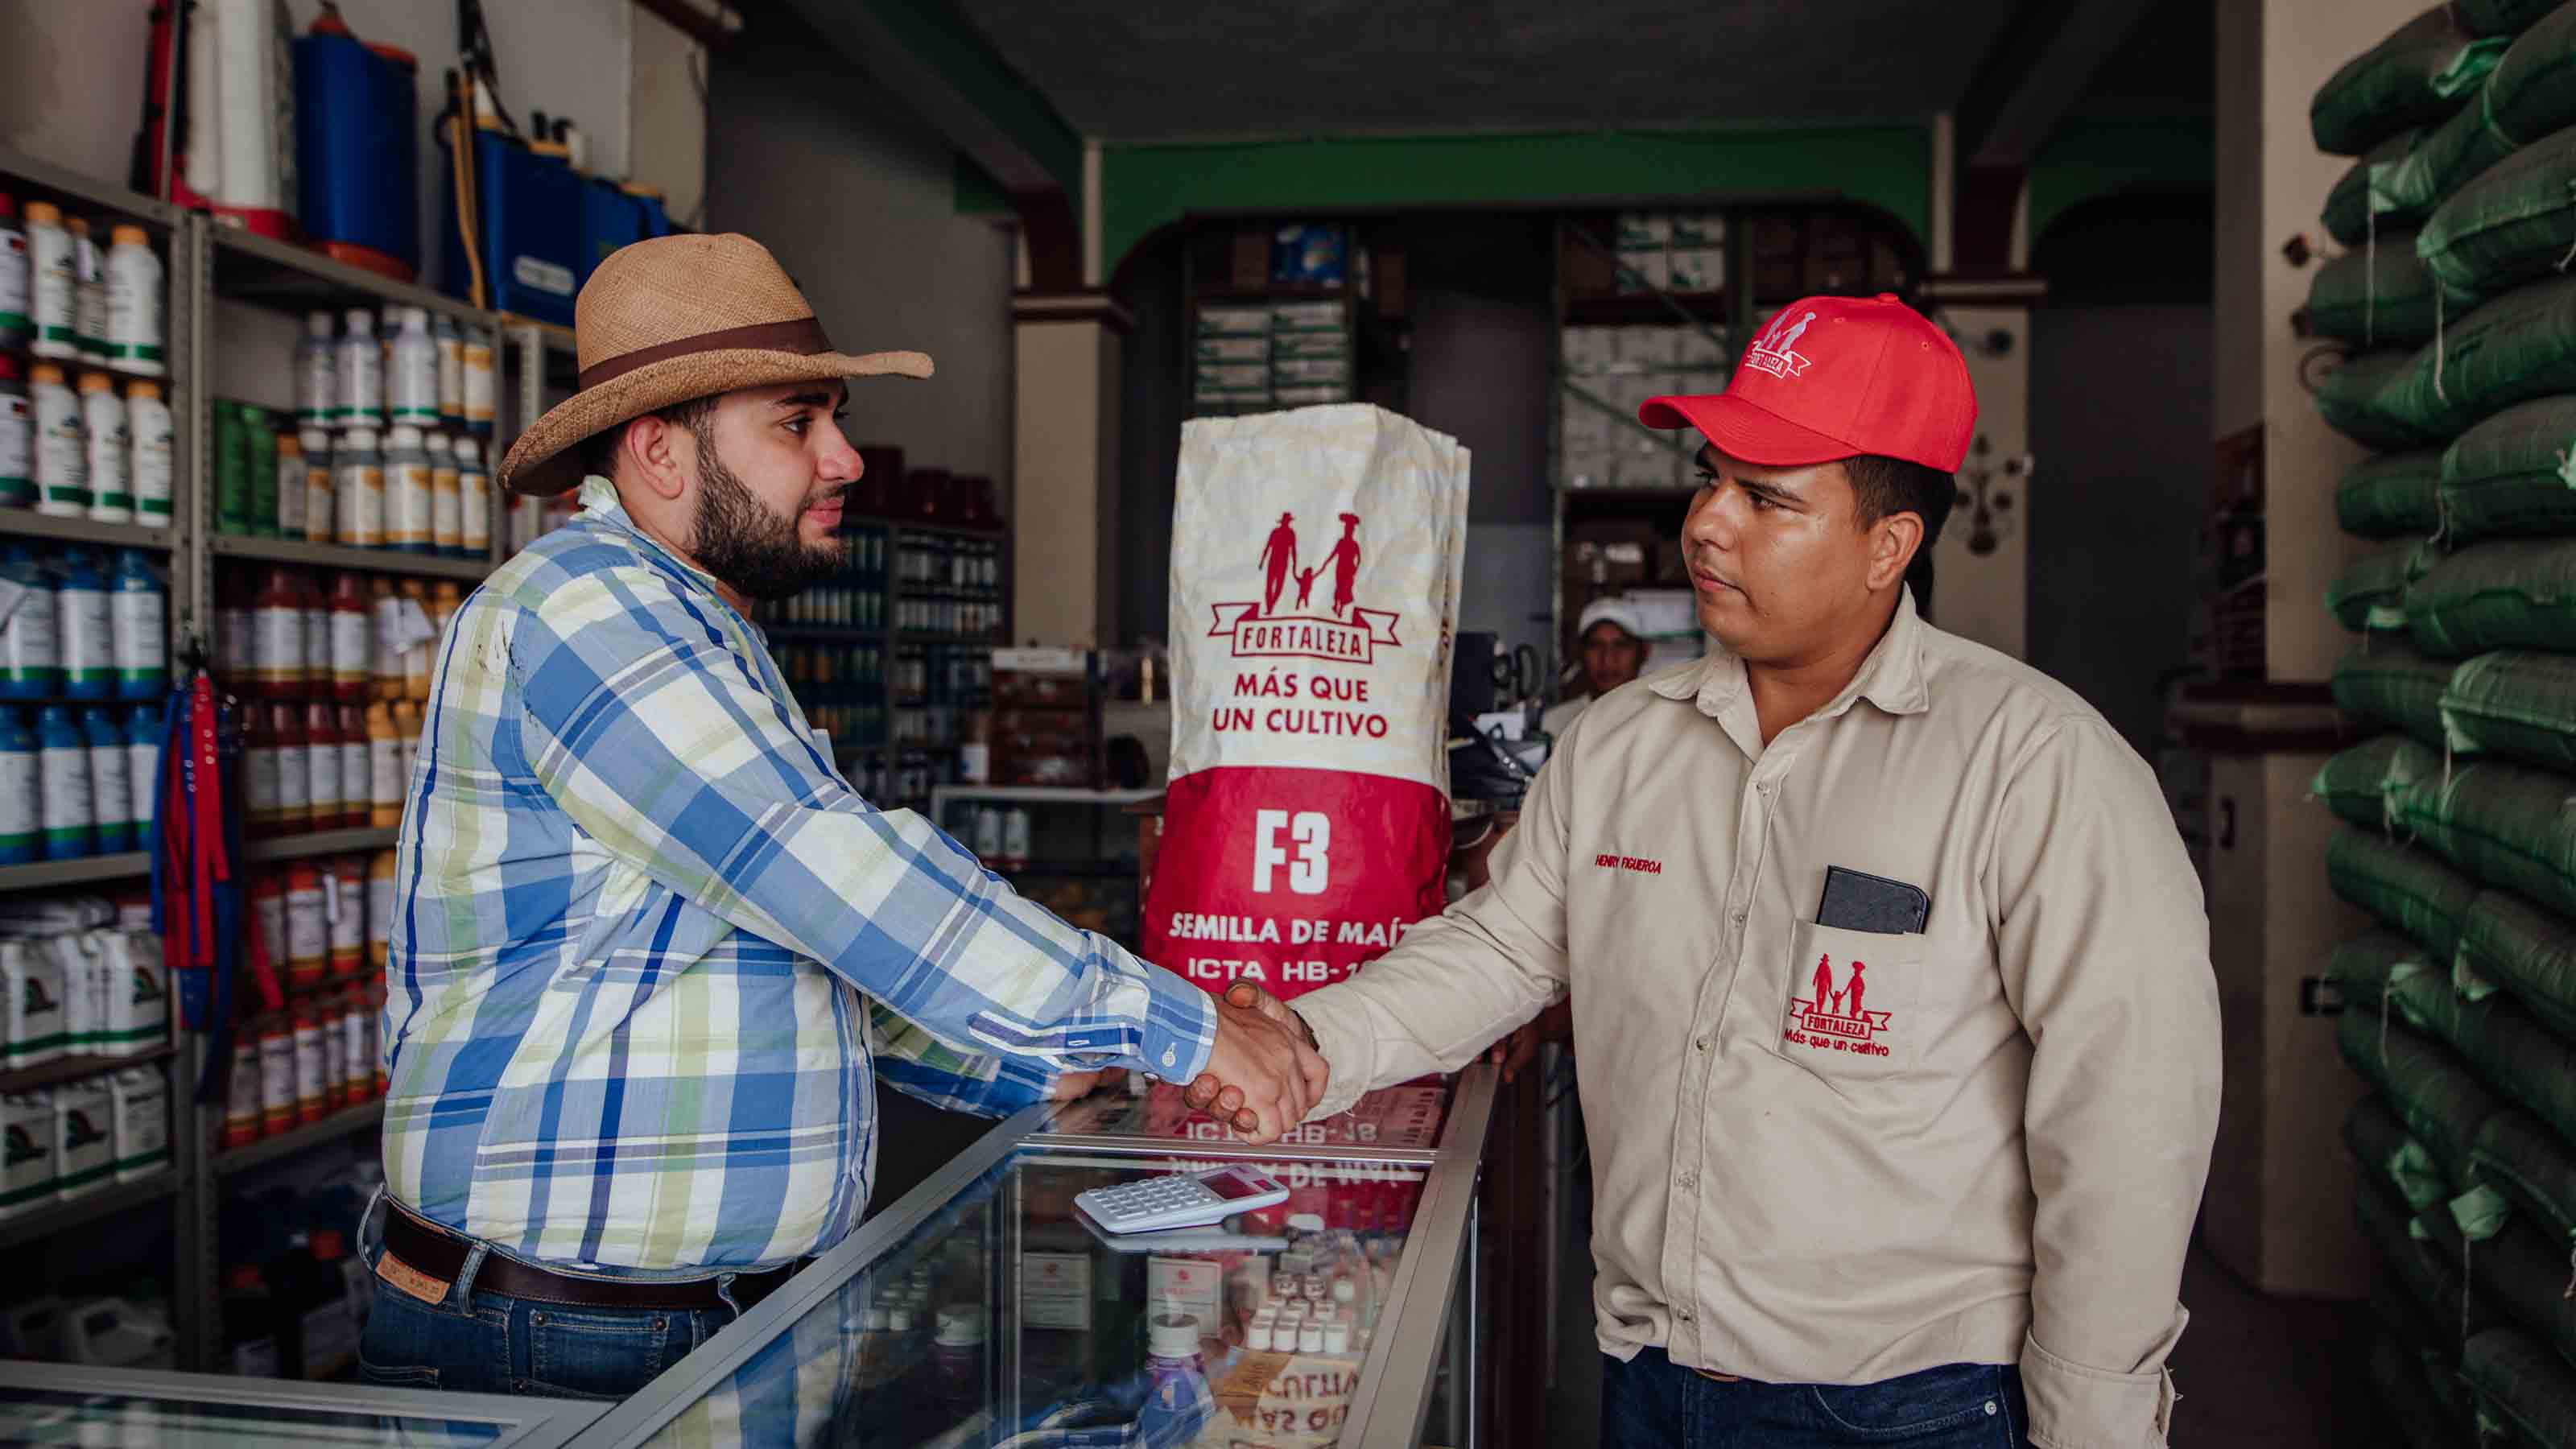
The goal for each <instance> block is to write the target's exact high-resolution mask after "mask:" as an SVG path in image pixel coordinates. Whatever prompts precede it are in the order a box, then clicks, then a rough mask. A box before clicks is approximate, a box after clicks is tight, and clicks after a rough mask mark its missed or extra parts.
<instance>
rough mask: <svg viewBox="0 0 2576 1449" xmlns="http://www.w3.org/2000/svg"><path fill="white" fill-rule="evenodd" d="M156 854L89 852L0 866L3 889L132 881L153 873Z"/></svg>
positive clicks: (50, 888)
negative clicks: (62, 858)
mask: <svg viewBox="0 0 2576 1449" xmlns="http://www.w3.org/2000/svg"><path fill="white" fill-rule="evenodd" d="M151 870H152V857H151V855H150V854H149V853H147V852H144V851H140V850H128V851H124V852H122V853H120V854H116V855H85V856H82V857H81V858H80V859H78V860H40V861H37V862H36V863H35V864H33V865H0V892H8V891H41V890H56V889H59V888H61V887H64V886H76V885H90V884H93V883H95V882H98V881H103V880H132V879H133V878H134V877H136V876H139V875H147V874H150V873H151Z"/></svg>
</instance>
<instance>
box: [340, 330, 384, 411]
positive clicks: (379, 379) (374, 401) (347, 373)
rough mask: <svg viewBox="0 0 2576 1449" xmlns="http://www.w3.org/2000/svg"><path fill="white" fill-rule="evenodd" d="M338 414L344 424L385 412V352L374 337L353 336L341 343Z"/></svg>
mask: <svg viewBox="0 0 2576 1449" xmlns="http://www.w3.org/2000/svg"><path fill="white" fill-rule="evenodd" d="M339 413H340V421H342V422H344V423H365V422H372V421H375V420H377V419H380V418H382V417H383V416H384V415H385V355H384V352H383V350H382V349H380V348H379V347H377V345H376V339H374V338H373V337H351V338H349V339H347V340H346V341H344V342H343V343H342V344H341V346H340V402H339Z"/></svg>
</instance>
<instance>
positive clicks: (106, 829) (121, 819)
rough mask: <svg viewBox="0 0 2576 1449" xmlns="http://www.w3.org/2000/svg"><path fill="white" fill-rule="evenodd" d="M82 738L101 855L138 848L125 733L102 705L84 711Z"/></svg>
mask: <svg viewBox="0 0 2576 1449" xmlns="http://www.w3.org/2000/svg"><path fill="white" fill-rule="evenodd" d="M80 723H81V738H82V739H84V740H86V741H87V742H88V744H89V798H90V813H91V815H92V817H93V818H94V819H95V820H96V821H97V824H96V825H94V826H93V827H92V833H93V838H94V839H95V840H96V842H97V850H98V853H99V854H101V855H115V854H118V853H120V852H123V851H128V850H132V849H133V848H134V777H133V766H132V762H131V761H129V760H128V759H127V758H126V755H125V732H124V731H123V730H120V729H118V728H117V727H116V717H115V716H114V715H111V714H109V713H108V712H107V711H106V710H105V709H103V708H101V707H100V706H98V705H91V706H90V707H89V708H87V709H85V710H82V711H81V720H80Z"/></svg>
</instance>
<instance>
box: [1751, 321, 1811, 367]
mask: <svg viewBox="0 0 2576 1449" xmlns="http://www.w3.org/2000/svg"><path fill="white" fill-rule="evenodd" d="M1815 320H1816V314H1815V313H1813V312H1809V313H1806V314H1805V315H1803V316H1801V317H1800V318H1799V319H1798V320H1797V321H1796V322H1795V323H1792V322H1790V320H1789V314H1788V313H1787V312H1786V311H1783V312H1782V313H1780V315H1778V316H1776V317H1774V318H1772V319H1771V325H1770V326H1769V327H1767V328H1764V329H1763V332H1762V335H1761V336H1759V337H1756V338H1754V339H1753V345H1752V346H1751V347H1750V348H1747V349H1746V350H1745V353H1744V365H1745V366H1747V367H1750V368H1752V369H1754V370H1755V371H1757V372H1767V373H1769V374H1771V375H1772V376H1773V377H1802V376H1804V375H1805V374H1806V371H1807V368H1808V366H1809V360H1808V359H1807V358H1805V357H1802V356H1800V355H1799V354H1798V353H1797V351H1796V350H1795V349H1796V348H1797V345H1798V339H1799V338H1801V337H1803V336H1805V335H1806V332H1807V326H1808V324H1809V323H1812V322H1814V321H1815ZM1784 329H1785V330H1784Z"/></svg>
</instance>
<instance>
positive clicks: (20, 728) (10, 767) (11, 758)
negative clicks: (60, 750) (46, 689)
mask: <svg viewBox="0 0 2576 1449" xmlns="http://www.w3.org/2000/svg"><path fill="white" fill-rule="evenodd" d="M43 778H44V777H43V775H42V773H41V769H40V758H39V755H38V752H37V749H36V732H35V731H34V730H32V729H29V728H28V727H27V715H26V712H25V711H24V710H19V709H12V708H10V707H9V706H6V705H0V865H26V864H28V863H30V862H32V861H35V860H37V859H40V858H41V857H42V856H43V855H44V853H45V823H44V804H43V800H44V785H43V783H42V782H43Z"/></svg>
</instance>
